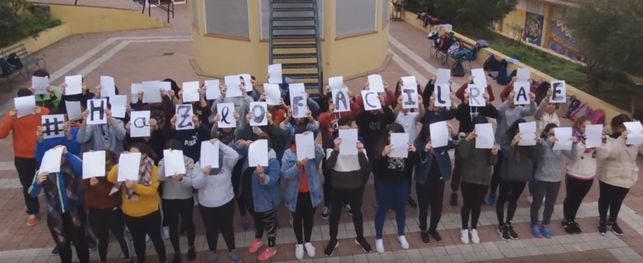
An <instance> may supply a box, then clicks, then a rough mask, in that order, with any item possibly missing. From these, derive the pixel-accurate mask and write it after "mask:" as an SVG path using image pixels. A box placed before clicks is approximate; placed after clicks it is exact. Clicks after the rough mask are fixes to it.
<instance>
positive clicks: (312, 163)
mask: <svg viewBox="0 0 643 263" xmlns="http://www.w3.org/2000/svg"><path fill="white" fill-rule="evenodd" d="M322 159H324V149H322V147H321V146H319V145H317V146H316V147H315V159H314V160H308V162H307V163H306V166H305V169H306V175H307V178H308V189H309V191H310V200H311V201H312V207H316V206H317V205H319V203H321V201H322V199H323V194H324V191H323V190H322V181H321V175H320V174H319V169H318V167H319V164H320V163H321V161H322ZM296 163H297V153H296V152H293V151H292V150H291V149H288V150H286V152H284V156H283V158H282V160H281V171H282V172H283V174H284V179H285V181H286V188H285V191H284V198H285V203H286V208H288V211H290V212H294V211H295V209H296V208H297V195H298V194H299V178H300V176H301V172H300V171H299V170H298V169H297V167H296Z"/></svg>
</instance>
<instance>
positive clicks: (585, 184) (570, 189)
mask: <svg viewBox="0 0 643 263" xmlns="http://www.w3.org/2000/svg"><path fill="white" fill-rule="evenodd" d="M592 184H594V178H589V179H587V180H582V179H578V178H576V177H573V176H570V175H569V174H568V175H567V176H566V177H565V189H566V192H567V195H566V196H565V201H563V215H564V216H565V220H566V221H568V222H571V221H574V220H576V213H577V212H578V208H580V205H581V203H582V202H583V198H585V195H587V192H589V189H591V188H592Z"/></svg>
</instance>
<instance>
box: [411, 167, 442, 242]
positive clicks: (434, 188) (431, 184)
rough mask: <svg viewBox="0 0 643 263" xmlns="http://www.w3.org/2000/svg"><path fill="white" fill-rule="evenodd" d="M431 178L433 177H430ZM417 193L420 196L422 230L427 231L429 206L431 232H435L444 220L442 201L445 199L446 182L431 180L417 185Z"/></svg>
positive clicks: (419, 206)
mask: <svg viewBox="0 0 643 263" xmlns="http://www.w3.org/2000/svg"><path fill="white" fill-rule="evenodd" d="M429 176H431V175H429ZM415 193H416V194H417V196H418V208H419V210H420V212H419V219H418V220H419V221H420V230H422V231H426V230H427V227H426V219H427V217H428V212H429V211H428V210H429V206H430V207H431V223H430V225H429V230H430V231H435V230H436V229H437V227H438V223H440V218H442V200H443V199H444V180H442V179H438V180H430V179H429V181H427V182H426V183H424V184H420V183H416V184H415Z"/></svg>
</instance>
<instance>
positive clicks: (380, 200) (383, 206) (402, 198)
mask: <svg viewBox="0 0 643 263" xmlns="http://www.w3.org/2000/svg"><path fill="white" fill-rule="evenodd" d="M408 195H409V186H408V182H407V181H401V182H395V183H391V182H385V181H378V182H377V183H376V184H375V198H376V199H377V211H376V212H375V237H376V238H377V239H380V238H382V228H384V220H385V219H386V213H387V212H388V210H389V209H391V208H393V209H394V210H395V221H397V235H398V236H400V235H404V224H405V223H406V211H405V209H406V198H407V197H408Z"/></svg>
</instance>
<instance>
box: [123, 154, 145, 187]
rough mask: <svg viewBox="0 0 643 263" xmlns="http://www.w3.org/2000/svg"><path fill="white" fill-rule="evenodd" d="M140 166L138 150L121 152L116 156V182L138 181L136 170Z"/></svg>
mask: <svg viewBox="0 0 643 263" xmlns="http://www.w3.org/2000/svg"><path fill="white" fill-rule="evenodd" d="M140 166H141V153H140V152H123V153H121V155H120V156H119V157H118V179H117V181H118V182H123V181H125V180H132V181H136V182H138V171H139V167H140Z"/></svg>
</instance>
